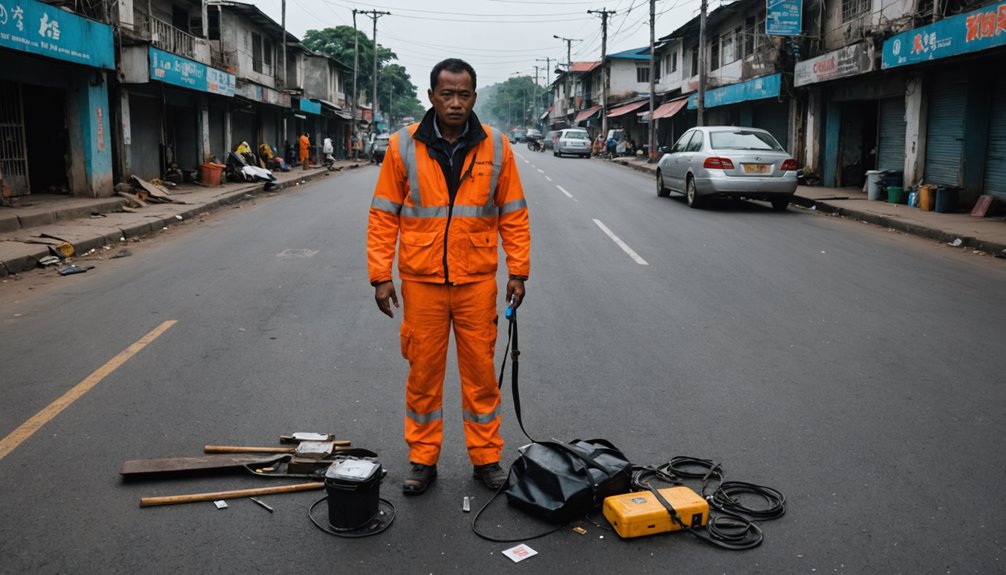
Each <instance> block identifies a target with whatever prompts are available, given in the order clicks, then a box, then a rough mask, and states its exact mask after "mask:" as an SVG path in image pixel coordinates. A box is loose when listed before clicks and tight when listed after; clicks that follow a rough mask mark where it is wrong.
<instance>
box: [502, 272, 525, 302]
mask: <svg viewBox="0 0 1006 575" xmlns="http://www.w3.org/2000/svg"><path fill="white" fill-rule="evenodd" d="M510 300H513V308H514V309H517V308H519V307H520V303H521V302H522V301H524V280H522V279H511V280H510V281H508V282H507V283H506V304H507V305H510Z"/></svg>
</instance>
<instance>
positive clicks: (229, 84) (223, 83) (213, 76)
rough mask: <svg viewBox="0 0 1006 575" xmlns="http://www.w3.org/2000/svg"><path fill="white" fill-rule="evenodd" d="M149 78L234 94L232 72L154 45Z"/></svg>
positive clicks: (227, 94) (206, 90)
mask: <svg viewBox="0 0 1006 575" xmlns="http://www.w3.org/2000/svg"><path fill="white" fill-rule="evenodd" d="M2 1H3V0H0V2H2ZM150 78H151V79H152V80H157V81H158V82H164V83H165V84H174V85H175V86H181V87H183V88H189V89H190V90H199V91H200V92H209V93H211V94H220V95H221V96H233V95H234V74H231V73H229V72H224V71H222V70H217V69H216V68H210V67H209V66H207V65H206V64H203V63H201V62H196V61H195V60H189V59H188V58H182V57H181V56H177V55H175V54H172V53H171V52H165V51H164V50H158V49H157V48H154V47H151V48H150Z"/></svg>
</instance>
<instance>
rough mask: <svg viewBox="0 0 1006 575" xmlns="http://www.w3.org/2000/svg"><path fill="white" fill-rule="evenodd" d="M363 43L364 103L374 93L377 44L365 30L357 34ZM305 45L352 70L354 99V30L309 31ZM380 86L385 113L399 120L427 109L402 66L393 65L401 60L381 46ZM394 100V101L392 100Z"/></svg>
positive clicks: (350, 83)
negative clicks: (387, 112)
mask: <svg viewBox="0 0 1006 575" xmlns="http://www.w3.org/2000/svg"><path fill="white" fill-rule="evenodd" d="M356 37H357V38H358V39H359V43H360V68H359V71H358V72H357V76H358V82H359V87H358V89H357V90H358V91H357V93H358V94H359V95H360V98H361V99H362V100H363V101H366V102H369V101H370V98H371V94H372V93H373V92H372V91H371V90H372V89H373V85H374V83H373V75H374V74H373V72H374V43H373V42H371V40H370V38H368V37H367V35H366V34H365V33H364V32H363V31H362V30H357V31H356ZM301 43H302V44H304V46H306V47H307V48H308V49H309V50H312V51H314V52H319V53H321V54H325V55H327V56H331V57H333V58H335V59H336V60H339V61H340V62H342V63H343V64H345V65H346V66H348V67H349V68H350V72H349V74H348V77H347V81H346V82H345V86H346V97H347V98H349V99H352V97H353V76H352V68H353V51H354V43H353V27H352V26H336V27H335V28H325V29H324V30H308V31H307V33H305V34H304V38H303V40H301ZM377 59H378V72H377V73H378V80H379V81H378V84H377V101H378V106H379V108H380V109H381V110H385V111H387V110H388V109H389V104H390V109H391V112H392V114H393V115H394V116H395V117H401V116H410V115H411V116H419V115H422V110H423V107H422V105H420V103H419V100H418V99H417V97H416V87H415V86H414V85H413V84H412V79H411V78H410V77H409V74H408V73H406V71H405V68H404V67H403V66H401V65H400V64H391V63H390V62H392V61H393V60H398V56H397V55H396V54H395V53H394V52H392V51H391V50H389V49H388V48H385V47H384V46H381V45H380V44H378V45H377ZM389 98H390V100H389Z"/></svg>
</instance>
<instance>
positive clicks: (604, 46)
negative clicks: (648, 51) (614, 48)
mask: <svg viewBox="0 0 1006 575" xmlns="http://www.w3.org/2000/svg"><path fill="white" fill-rule="evenodd" d="M587 14H600V15H601V133H602V134H604V137H605V139H607V138H608V62H607V59H608V16H611V15H612V14H615V11H614V10H606V9H604V8H601V9H600V10H587ZM651 44H652V41H651Z"/></svg>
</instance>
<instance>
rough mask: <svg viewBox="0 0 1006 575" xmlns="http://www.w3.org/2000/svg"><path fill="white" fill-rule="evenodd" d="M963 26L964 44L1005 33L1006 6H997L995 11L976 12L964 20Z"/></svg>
mask: <svg viewBox="0 0 1006 575" xmlns="http://www.w3.org/2000/svg"><path fill="white" fill-rule="evenodd" d="M964 26H965V28H966V32H965V34H964V41H965V42H973V41H975V40H981V39H982V38H992V37H993V36H998V35H999V34H1002V33H1006V4H1003V5H1001V6H999V8H998V9H996V10H989V11H987V12H978V13H976V14H972V15H970V16H968V17H967V18H966V19H965V20H964Z"/></svg>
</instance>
